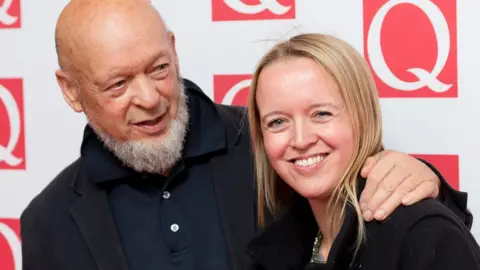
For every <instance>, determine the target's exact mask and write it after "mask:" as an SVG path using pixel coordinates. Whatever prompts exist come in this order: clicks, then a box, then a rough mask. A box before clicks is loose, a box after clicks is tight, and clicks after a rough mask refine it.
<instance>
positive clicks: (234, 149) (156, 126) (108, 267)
mask: <svg viewBox="0 0 480 270" xmlns="http://www.w3.org/2000/svg"><path fill="white" fill-rule="evenodd" d="M56 44H57V51H58V58H59V65H60V69H59V70H58V71H57V73H56V76H57V79H58V83H59V86H60V88H61V89H62V92H63V95H64V97H65V100H66V101H67V103H68V104H69V105H70V107H71V108H72V109H73V110H74V111H76V112H84V113H85V115H86V117H87V119H88V125H87V127H86V129H85V133H84V140H83V142H82V146H81V157H80V158H79V159H78V160H76V161H75V162H73V163H72V164H71V165H69V166H68V167H67V168H65V169H64V170H63V171H62V172H60V174H59V175H58V176H57V177H56V178H55V179H53V181H52V182H51V183H50V184H49V185H48V186H47V187H46V188H45V189H44V190H43V191H42V192H41V193H40V194H39V195H38V196H36V197H35V198H34V199H33V200H32V202H31V203H30V204H29V206H28V207H27V208H26V209H25V211H24V213H23V214H22V217H21V228H22V243H23V267H24V269H28V270H32V269H42V270H43V269H48V270H55V269H62V270H63V269H69V270H77V269H78V270H93V269H98V270H126V269H131V270H137V269H141V270H150V269H162V270H163V269H247V268H248V264H249V259H248V254H246V252H245V248H246V245H247V243H248V241H249V240H250V239H252V237H253V236H254V234H255V233H257V226H256V225H257V223H256V213H255V193H254V179H253V170H252V164H251V159H250V158H251V153H250V145H249V143H250V140H249V137H248V123H247V122H245V111H244V110H243V108H236V107H228V106H224V105H218V104H214V103H213V102H211V100H210V99H209V98H208V97H207V96H206V95H205V94H204V93H203V92H202V91H201V90H200V89H199V88H198V87H197V86H196V85H195V84H194V83H192V82H190V81H188V80H185V79H182V78H181V76H180V72H179V62H178V57H177V54H176V51H175V37H174V35H173V33H171V32H169V31H167V30H166V27H165V25H164V23H163V21H162V18H161V17H160V15H159V14H158V13H157V11H156V10H155V9H154V8H153V7H152V6H151V5H150V4H149V3H148V2H147V1H138V0H109V1H107V0H100V1H99V0H73V1H71V2H70V3H69V4H68V5H67V7H66V8H65V9H64V10H63V12H62V14H61V15H60V18H59V20H58V23H57V28H56ZM432 170H433V171H432ZM362 174H364V175H365V176H368V177H367V190H366V191H365V192H364V193H363V194H362V201H363V203H364V205H363V209H364V210H365V213H364V214H365V219H366V220H372V219H373V218H376V219H379V220H381V219H384V218H385V217H386V216H388V215H389V214H390V213H391V212H392V211H393V209H395V208H396V207H398V206H399V205H400V204H401V203H402V200H403V203H404V204H408V203H413V202H416V201H418V200H420V199H423V198H426V197H433V198H437V196H438V194H439V193H441V195H442V196H441V198H439V199H441V200H442V201H444V202H445V203H446V204H447V205H448V206H449V207H450V208H451V209H452V210H454V211H455V212H456V213H457V215H458V216H459V217H460V218H462V219H463V220H464V221H465V223H466V224H467V225H470V222H471V215H470V213H469V212H468V211H467V209H466V194H463V193H459V192H456V191H453V190H452V189H451V188H450V187H449V186H448V184H446V183H445V181H444V180H443V179H441V176H440V174H439V173H438V172H437V171H435V169H434V168H433V167H430V169H429V167H428V166H427V165H425V164H424V163H422V162H421V161H418V160H416V159H414V158H411V157H409V156H408V155H405V154H402V153H398V152H383V153H382V154H380V155H378V156H376V157H372V158H371V159H370V160H369V162H367V164H365V167H364V170H363V172H362ZM440 185H441V186H442V189H440V188H439V186H440ZM440 191H441V192H440ZM404 195H405V196H404ZM377 210H378V211H377ZM382 212H383V213H382Z"/></svg>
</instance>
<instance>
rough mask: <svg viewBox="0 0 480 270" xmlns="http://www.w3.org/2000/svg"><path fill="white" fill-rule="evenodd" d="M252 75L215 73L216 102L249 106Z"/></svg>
mask: <svg viewBox="0 0 480 270" xmlns="http://www.w3.org/2000/svg"><path fill="white" fill-rule="evenodd" d="M251 83H252V75H214V76H213V100H214V101H215V102H216V103H221V104H225V105H234V106H247V100H248V90H249V89H250V84H251Z"/></svg>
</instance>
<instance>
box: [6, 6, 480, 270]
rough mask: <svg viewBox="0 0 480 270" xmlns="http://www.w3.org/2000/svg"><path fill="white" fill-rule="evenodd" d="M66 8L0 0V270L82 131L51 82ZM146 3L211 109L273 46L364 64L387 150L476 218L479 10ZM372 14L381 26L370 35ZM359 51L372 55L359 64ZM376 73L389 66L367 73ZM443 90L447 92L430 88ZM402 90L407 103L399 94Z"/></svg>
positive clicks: (9, 265)
mask: <svg viewBox="0 0 480 270" xmlns="http://www.w3.org/2000/svg"><path fill="white" fill-rule="evenodd" d="M67 2H68V1H67V0H55V1H38V0H0V232H1V234H0V235H3V237H0V269H2V270H3V269H7V270H10V269H20V266H21V264H20V262H19V258H20V256H21V254H20V250H19V245H20V242H19V240H18V239H16V238H18V231H19V227H18V218H19V216H20V214H21V212H22V210H23V209H24V208H25V206H26V205H27V204H28V203H29V201H30V200H31V199H32V198H33V196H35V195H36V194H37V193H38V192H40V191H41V190H42V189H43V188H44V187H45V186H46V185H47V184H48V183H49V181H51V180H52V179H53V177H54V176H55V175H56V174H57V173H58V172H59V171H60V170H61V169H63V168H64V167H65V166H66V165H68V164H69V163H70V162H72V161H73V160H74V159H76V158H77V157H78V155H79V145H80V142H81V138H82V131H83V128H84V124H85V119H84V117H83V115H80V114H75V113H74V112H73V111H72V110H71V109H70V108H69V107H68V106H67V104H66V103H65V101H64V100H63V97H62V95H61V92H60V89H59V87H58V86H57V84H56V81H55V76H54V72H55V69H56V68H57V62H56V55H55V47H54V27H55V23H56V19H57V18H58V15H59V14H60V11H61V9H62V8H63V7H64V6H65V5H66V4H67ZM152 2H153V3H154V5H155V6H156V7H157V8H158V9H159V10H160V12H161V13H162V15H163V16H164V18H165V20H166V21H167V24H168V26H169V27H170V28H171V30H173V31H174V32H175V34H176V37H177V50H178V53H179V57H180V65H181V67H180V68H181V72H182V75H183V76H184V77H186V78H189V79H191V80H193V81H194V82H196V83H197V84H199V85H200V86H201V87H202V88H203V89H204V91H205V92H206V93H207V94H208V95H209V96H210V97H211V98H212V99H214V100H215V101H217V102H222V100H224V95H225V93H227V92H230V94H233V91H235V89H240V91H239V92H238V95H236V96H235V98H233V102H234V103H235V104H241V103H242V102H243V101H244V98H245V97H246V93H247V89H244V86H242V84H244V85H245V84H247V83H248V79H249V74H250V73H251V72H252V71H253V69H254V67H255V64H256V62H257V60H258V59H259V58H260V57H261V55H262V54H263V53H265V51H266V50H267V49H268V48H269V47H270V46H271V45H272V41H275V40H281V39H285V38H288V37H289V36H291V35H294V34H298V33H303V32H323V33H330V34H334V35H336V36H338V37H340V38H343V39H345V40H346V41H348V42H349V43H350V44H352V45H353V46H354V47H356V48H357V49H358V50H359V51H360V52H362V53H364V55H365V56H366V57H369V59H370V60H371V61H370V63H371V65H372V68H373V70H374V72H375V74H376V76H377V81H378V85H379V91H380V94H381V96H382V100H381V104H382V109H383V115H384V130H385V143H386V146H387V147H388V148H392V149H397V150H401V151H404V152H407V153H411V154H422V155H424V154H427V155H429V156H427V157H426V158H427V159H429V160H431V161H432V162H433V163H434V164H435V165H436V166H437V167H438V168H439V169H440V170H441V171H442V173H444V174H445V175H446V176H447V177H448V178H449V181H451V182H452V185H453V186H455V187H456V188H459V189H460V190H462V191H467V192H468V193H469V201H468V205H469V208H470V209H471V211H472V212H473V214H474V216H479V215H480V196H478V195H479V193H480V191H479V190H480V189H479V184H478V182H477V180H476V177H477V172H476V169H477V168H476V167H477V166H478V165H477V163H478V161H479V159H478V158H477V152H478V150H479V149H480V142H479V138H480V124H479V123H478V121H476V120H473V119H476V118H475V117H478V116H479V115H480V106H478V105H477V103H478V102H479V101H480V92H479V91H478V87H479V85H480V76H479V75H478V66H477V65H478V62H479V60H480V51H479V50H478V48H480V35H479V32H478V26H479V25H480V16H478V14H480V2H479V1H469V0H458V1H455V0H448V1H445V0H437V1H428V0H423V1H422V0H418V1H414V0H412V1H407V0H404V1H386V0H368V1H367V0H365V1H351V0H348V1H347V0H341V1H340V0H335V1H326V0H296V1H295V0H277V1H276V2H275V1H272V0H242V1H240V0H175V1H173V0H153V1H152ZM387 2H388V3H387ZM396 2H402V3H401V4H398V5H395V4H397V3H396ZM235 9H236V10H235ZM382 12H384V13H385V19H384V20H383V21H382V20H378V21H376V22H375V23H374V24H372V26H371V25H370V22H371V21H372V20H374V18H376V19H381V15H382ZM364 25H365V26H364ZM375 27H377V29H375ZM369 33H370V34H371V39H368V38H367V36H368V34H369ZM379 33H380V35H378V34H379ZM375 35H377V39H378V40H375ZM265 40H270V41H265ZM380 45H381V46H380ZM368 46H372V47H373V50H372V51H369V52H368V53H366V52H365V49H366V48H368ZM378 52H383V56H382V55H379V54H378ZM375 55H377V56H379V57H377V58H375ZM382 61H385V63H386V65H388V66H384V67H378V64H379V63H381V62H382ZM410 68H417V70H413V71H412V73H413V74H417V75H418V77H417V76H414V75H412V73H409V72H408V71H407V70H408V69H410ZM418 69H422V70H424V72H423V73H422V72H418ZM389 70H391V74H390V77H388V76H387V75H388V73H389V72H388V71H389ZM380 78H383V80H384V81H385V82H383V81H382V79H380ZM396 78H397V80H398V84H395V79H396ZM245 80H247V82H245ZM415 82H416V84H415ZM435 82H436V83H437V84H435ZM422 83H423V84H422ZM450 84H451V86H450V87H449V86H446V87H445V88H448V87H449V88H448V89H447V90H446V91H444V90H445V89H440V88H441V87H439V86H442V85H450ZM407 86H411V88H412V89H411V91H407V90H405V89H403V90H402V89H401V88H402V87H407ZM12 97H13V99H12ZM225 100H228V95H227V98H226V99H225ZM227 102H228V101H227ZM17 116H18V117H17ZM470 117H472V118H470ZM17 118H18V120H19V121H16V119H17ZM12 127H13V128H12ZM17 131H18V132H19V133H18V136H17V135H16V132H17ZM17 138H18V140H17ZM12 156H14V157H17V158H18V159H19V160H18V161H20V163H19V164H18V165H15V164H14V162H11V161H15V159H11V158H12ZM7 161H8V163H7ZM472 231H473V233H474V235H475V236H476V237H477V238H478V237H479V236H480V225H478V224H477V223H475V222H474V225H473V229H472ZM12 251H13V252H12ZM12 253H13V254H14V256H12ZM14 261H16V267H14V266H13V262H14Z"/></svg>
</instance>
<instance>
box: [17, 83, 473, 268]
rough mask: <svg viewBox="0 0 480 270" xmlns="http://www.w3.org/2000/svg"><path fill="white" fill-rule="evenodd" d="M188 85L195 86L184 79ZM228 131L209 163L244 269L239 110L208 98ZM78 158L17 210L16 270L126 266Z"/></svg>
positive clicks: (462, 201) (104, 201)
mask: <svg viewBox="0 0 480 270" xmlns="http://www.w3.org/2000/svg"><path fill="white" fill-rule="evenodd" d="M185 83H186V89H187V91H199V92H201V89H200V88H199V87H198V86H196V85H195V84H194V83H192V82H190V81H188V80H185ZM212 106H214V107H215V108H216V110H217V111H218V113H219V115H220V118H221V121H222V122H223V124H224V125H225V127H226V129H227V132H226V134H225V136H226V140H227V147H226V150H225V151H223V152H220V153H218V155H216V156H215V157H213V158H212V159H211V160H210V161H209V163H210V166H211V169H212V170H211V171H212V172H213V174H214V176H213V177H214V185H215V194H216V200H217V201H218V204H219V207H220V217H221V220H222V226H223V230H224V234H225V237H226V241H227V246H228V252H229V255H230V260H231V261H232V264H233V267H232V269H235V270H240V269H248V268H249V267H250V266H249V265H250V262H251V259H250V257H249V256H248V255H247V253H246V252H245V251H246V246H247V244H248V242H249V241H250V240H251V239H252V238H253V237H254V236H255V235H256V233H257V226H256V224H257V220H256V205H255V184H254V176H253V167H252V156H251V146H250V137H249V130H248V122H247V119H246V111H245V109H244V108H239V107H231V106H224V105H219V104H214V103H213V102H212ZM84 162H85V161H84V160H83V159H82V158H81V157H80V158H79V159H77V160H76V161H74V162H73V163H72V164H70V165H69V166H67V167H66V168H65V169H64V170H63V171H62V172H60V173H59V174H58V175H57V176H56V177H55V179H53V181H51V183H49V184H48V186H47V187H46V188H45V189H44V190H43V191H42V192H41V193H40V194H38V195H37V196H36V197H35V198H34V199H33V200H32V201H31V202H30V204H29V205H28V206H27V208H26V209H25V210H24V212H23V213H22V216H21V235H22V253H23V269H25V270H34V269H36V270H66V269H68V270H127V266H126V262H125V259H124V255H123V254H122V247H121V246H120V241H119V239H118V236H117V231H116V228H115V224H114V220H113V216H112V212H111V210H110V207H109V201H108V198H107V194H106V193H105V191H103V190H102V189H100V188H98V187H97V186H96V185H95V184H94V183H93V182H92V181H91V180H90V179H89V177H88V174H87V172H86V169H85V166H84V164H85V163H84ZM442 181H443V186H444V189H443V190H442V193H443V195H444V201H445V203H446V204H448V205H449V207H450V208H451V209H453V210H454V211H456V212H457V213H458V215H459V216H461V217H462V218H464V220H465V221H466V222H471V221H470V220H471V214H470V212H468V211H467V209H466V200H467V198H466V194H465V193H460V192H456V191H454V190H452V189H451V188H450V187H449V186H448V184H446V182H445V181H444V180H443V178H442Z"/></svg>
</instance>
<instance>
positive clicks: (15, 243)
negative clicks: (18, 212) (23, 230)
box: [0, 219, 22, 270]
mask: <svg viewBox="0 0 480 270" xmlns="http://www.w3.org/2000/svg"><path fill="white" fill-rule="evenodd" d="M0 269H2V270H21V269H22V244H21V239H20V221H19V220H18V219H0Z"/></svg>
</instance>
